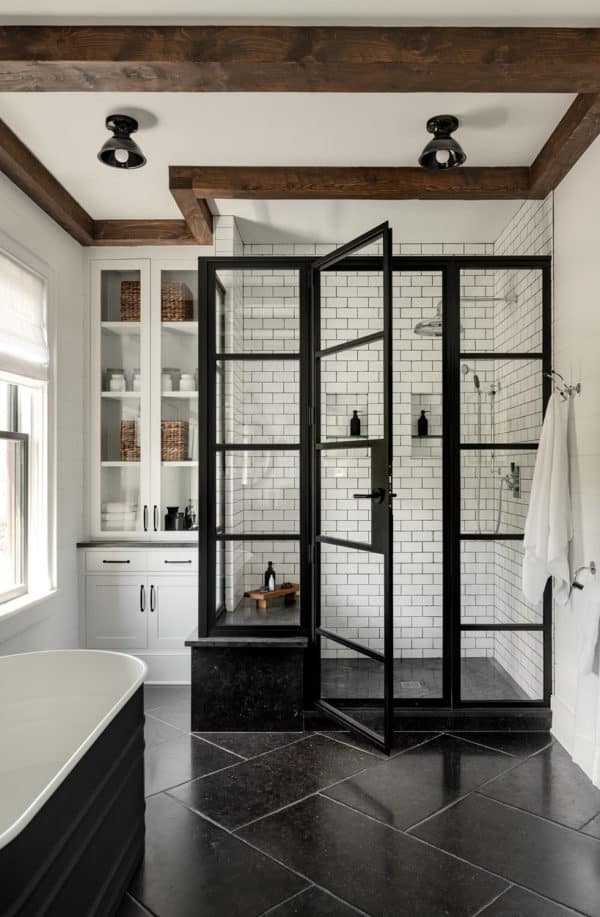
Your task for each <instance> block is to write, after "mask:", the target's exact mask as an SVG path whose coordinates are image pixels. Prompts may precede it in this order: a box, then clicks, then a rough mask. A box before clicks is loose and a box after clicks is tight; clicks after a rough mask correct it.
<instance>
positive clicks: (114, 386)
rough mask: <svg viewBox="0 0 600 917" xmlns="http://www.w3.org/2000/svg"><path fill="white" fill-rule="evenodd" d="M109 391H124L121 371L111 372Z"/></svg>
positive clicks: (123, 378)
mask: <svg viewBox="0 0 600 917" xmlns="http://www.w3.org/2000/svg"><path fill="white" fill-rule="evenodd" d="M109 385H110V391H111V392H124V391H125V376H124V375H123V373H113V374H112V376H111V377H110V382H109Z"/></svg>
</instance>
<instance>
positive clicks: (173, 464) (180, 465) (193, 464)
mask: <svg viewBox="0 0 600 917" xmlns="http://www.w3.org/2000/svg"><path fill="white" fill-rule="evenodd" d="M160 464H161V465H163V466H164V467H165V468H197V467H198V462H197V461H195V460H194V459H187V460H186V461H184V462H161V463H160Z"/></svg>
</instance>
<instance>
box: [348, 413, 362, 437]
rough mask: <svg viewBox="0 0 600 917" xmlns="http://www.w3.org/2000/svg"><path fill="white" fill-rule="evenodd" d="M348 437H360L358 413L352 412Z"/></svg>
mask: <svg viewBox="0 0 600 917" xmlns="http://www.w3.org/2000/svg"><path fill="white" fill-rule="evenodd" d="M350 436H360V417H359V416H358V411H352V417H351V418H350Z"/></svg>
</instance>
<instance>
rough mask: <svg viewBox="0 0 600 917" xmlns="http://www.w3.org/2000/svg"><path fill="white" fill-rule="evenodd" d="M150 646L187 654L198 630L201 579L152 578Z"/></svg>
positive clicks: (149, 605)
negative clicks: (192, 637)
mask: <svg viewBox="0 0 600 917" xmlns="http://www.w3.org/2000/svg"><path fill="white" fill-rule="evenodd" d="M148 593H149V598H148V608H149V616H148V646H149V648H150V649H163V650H184V649H185V641H186V640H187V639H188V637H189V636H190V635H191V634H192V632H193V631H195V630H196V628H197V627H198V577H197V576H186V575H183V574H181V573H180V574H168V573H158V574H155V575H152V574H150V575H149V576H148Z"/></svg>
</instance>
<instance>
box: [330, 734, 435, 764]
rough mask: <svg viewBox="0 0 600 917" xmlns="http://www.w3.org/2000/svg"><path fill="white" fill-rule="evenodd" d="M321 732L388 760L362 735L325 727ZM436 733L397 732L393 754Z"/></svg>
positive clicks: (418, 743)
mask: <svg viewBox="0 0 600 917" xmlns="http://www.w3.org/2000/svg"><path fill="white" fill-rule="evenodd" d="M319 732H320V733H321V735H324V736H327V737H328V738H330V739H337V741H338V742H344V743H345V744H346V745H353V746H354V748H359V749H360V750H361V751H369V752H371V754H372V755H376V756H377V757H378V758H381V759H382V760H383V761H387V760H388V755H386V754H384V752H382V751H379V749H377V748H375V746H374V745H373V744H372V743H371V742H369V741H368V740H367V739H363V738H362V737H361V736H359V735H355V734H354V733H353V732H346V731H344V730H337V731H336V730H323V729H320V730H319ZM436 735H437V733H435V732H395V733H394V745H393V749H392V754H391V756H392V757H393V756H394V755H398V754H400V752H402V751H406V749H407V748H412V747H413V746H414V745H420V744H421V743H422V742H427V741H428V740H429V739H433V738H434V737H435V736H436Z"/></svg>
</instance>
